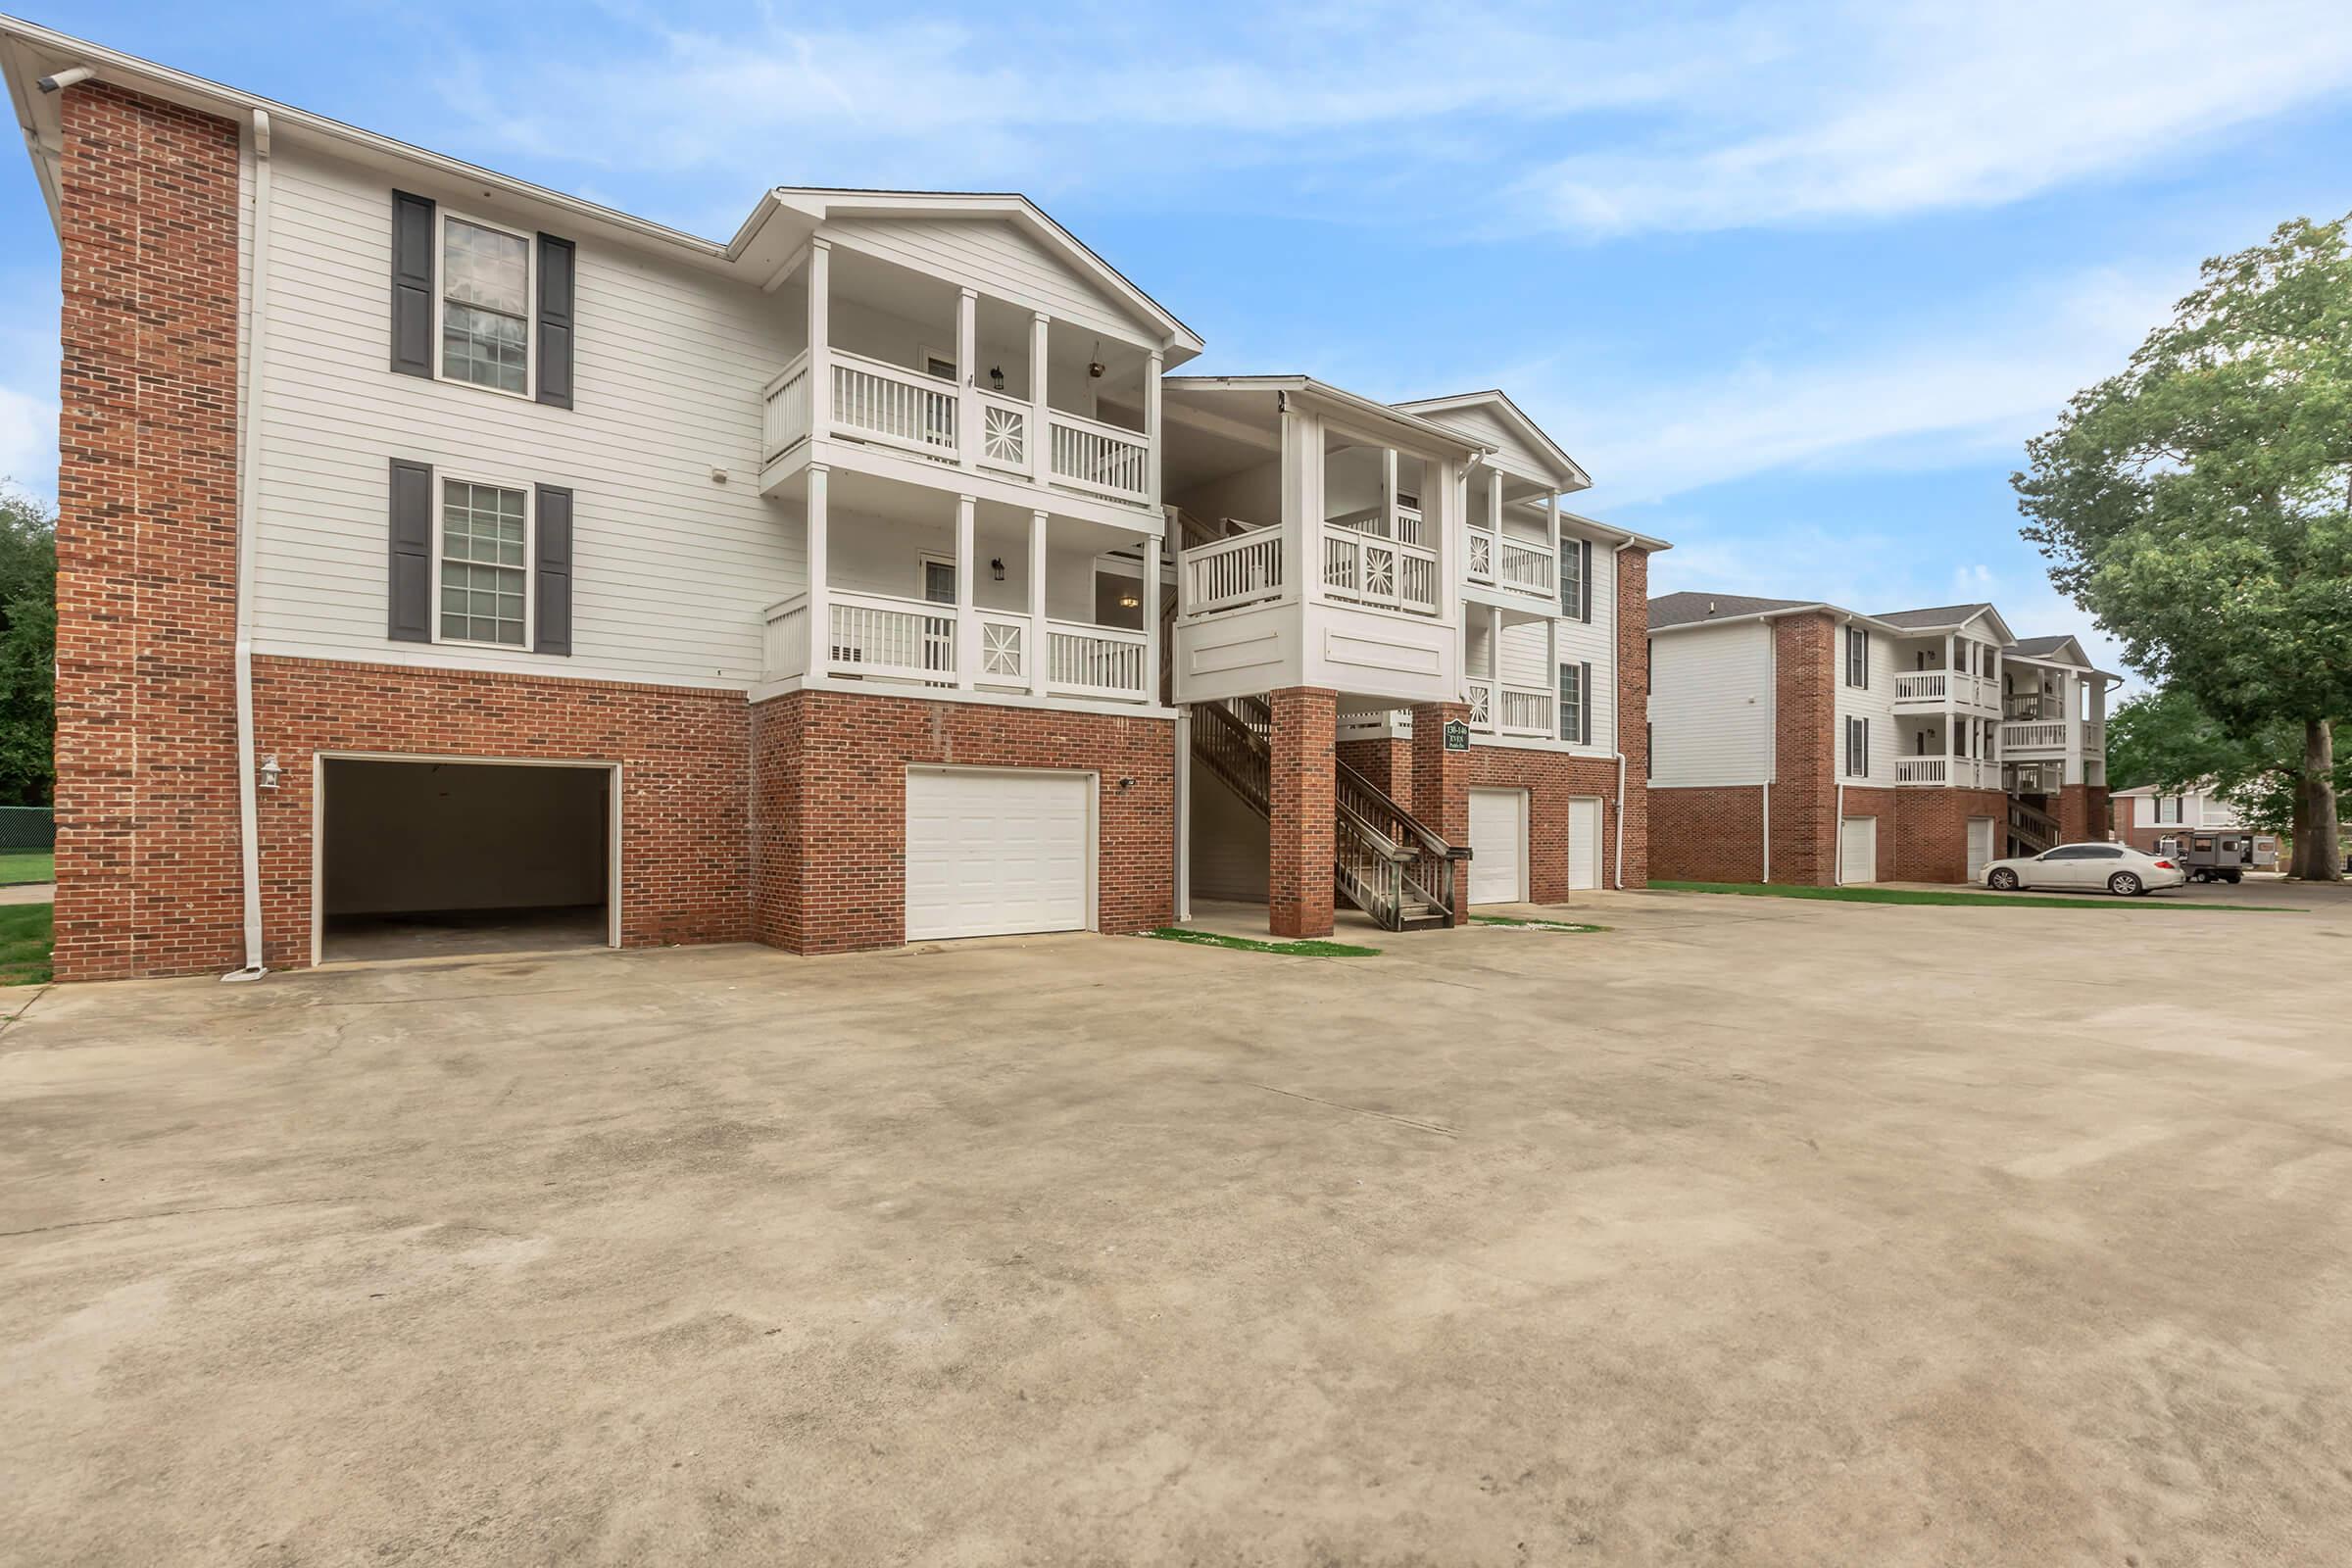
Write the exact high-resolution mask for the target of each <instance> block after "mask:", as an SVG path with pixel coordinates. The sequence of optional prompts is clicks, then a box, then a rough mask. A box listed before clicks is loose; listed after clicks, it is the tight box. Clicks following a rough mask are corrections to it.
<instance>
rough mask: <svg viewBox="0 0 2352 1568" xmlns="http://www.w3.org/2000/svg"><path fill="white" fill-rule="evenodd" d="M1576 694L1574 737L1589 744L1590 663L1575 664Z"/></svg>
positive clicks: (1588, 617)
mask: <svg viewBox="0 0 2352 1568" xmlns="http://www.w3.org/2000/svg"><path fill="white" fill-rule="evenodd" d="M1587 548H1588V549H1589V548H1591V547H1590V546H1588V547H1587ZM1586 618H1587V619H1588V620H1589V619H1591V618H1592V617H1591V615H1589V614H1588V615H1587V616H1586ZM1576 695H1577V696H1578V697H1580V698H1582V699H1583V701H1581V702H1580V703H1578V704H1577V709H1576V728H1577V737H1576V738H1577V740H1578V741H1579V742H1580V743H1581V744H1583V745H1586V746H1590V745H1592V744H1593V666H1592V665H1591V664H1579V665H1577V666H1576Z"/></svg>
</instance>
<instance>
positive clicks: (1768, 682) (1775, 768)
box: [1763, 616, 1781, 882]
mask: <svg viewBox="0 0 2352 1568" xmlns="http://www.w3.org/2000/svg"><path fill="white" fill-rule="evenodd" d="M1763 627H1764V653H1765V656H1766V657H1765V661H1764V666H1765V677H1764V733H1765V734H1766V735H1767V736H1768V737H1770V738H1769V739H1768V740H1767V741H1766V742H1765V746H1766V750H1765V754H1764V755H1765V762H1764V880H1765V881H1766V882H1770V881H1771V880H1772V785H1773V781H1774V780H1775V779H1777V778H1779V777H1780V773H1781V634H1780V629H1779V628H1778V627H1777V626H1775V625H1774V624H1773V622H1772V620H1771V618H1770V617H1769V616H1767V617H1766V618H1765V620H1764V621H1763Z"/></svg>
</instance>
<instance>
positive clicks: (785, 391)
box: [760, 349, 809, 463]
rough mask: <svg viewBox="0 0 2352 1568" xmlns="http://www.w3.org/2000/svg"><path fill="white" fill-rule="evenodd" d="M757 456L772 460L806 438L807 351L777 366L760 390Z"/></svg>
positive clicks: (761, 458)
mask: <svg viewBox="0 0 2352 1568" xmlns="http://www.w3.org/2000/svg"><path fill="white" fill-rule="evenodd" d="M808 439H809V351H808V350H807V349H803V350H802V351H801V352H800V353H798V354H796V355H794V356H793V358H792V363H791V364H789V365H787V366H785V367H784V368H783V369H781V370H778V371H777V372H776V374H775V378H774V379H773V380H771V381H769V382H768V383H767V385H766V386H765V387H764V388H762V389H761V390H760V461H761V462H762V463H773V462H775V461H776V460H777V459H778V458H780V457H782V456H783V455H784V454H785V453H787V452H790V451H791V450H792V449H793V448H794V447H796V446H799V445H800V444H801V443H802V442H803V441H806V440H808Z"/></svg>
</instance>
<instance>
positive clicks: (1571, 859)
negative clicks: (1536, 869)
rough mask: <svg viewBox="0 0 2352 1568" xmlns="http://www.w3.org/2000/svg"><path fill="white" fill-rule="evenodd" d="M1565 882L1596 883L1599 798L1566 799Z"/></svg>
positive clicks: (1593, 885) (1583, 885)
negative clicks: (1566, 854) (1566, 863)
mask: <svg viewBox="0 0 2352 1568" xmlns="http://www.w3.org/2000/svg"><path fill="white" fill-rule="evenodd" d="M1568 886H1569V888H1570V890H1571V891H1573V890H1575V889H1577V888H1596V887H1598V886H1600V802H1599V801H1598V800H1596V799H1593V798H1590V797H1580V798H1578V799H1576V800H1573V801H1570V802H1569V803H1568Z"/></svg>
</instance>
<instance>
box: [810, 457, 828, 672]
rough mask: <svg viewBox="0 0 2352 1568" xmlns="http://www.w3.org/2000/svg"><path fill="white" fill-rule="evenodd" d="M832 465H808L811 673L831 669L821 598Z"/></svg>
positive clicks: (825, 621) (825, 620)
mask: <svg viewBox="0 0 2352 1568" xmlns="http://www.w3.org/2000/svg"><path fill="white" fill-rule="evenodd" d="M832 471H833V470H832V469H831V468H829V467H828V466H825V465H824V464H821V463H811V464H810V465H809V506H808V513H809V662H808V664H807V666H806V667H807V669H808V671H809V674H811V675H830V674H831V673H833V669H832V665H833V611H832V608H831V606H829V605H828V604H827V603H826V602H825V571H826V564H825V563H826V539H825V481H826V479H827V477H828V476H829V475H830V474H831V473H832Z"/></svg>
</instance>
